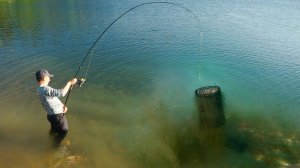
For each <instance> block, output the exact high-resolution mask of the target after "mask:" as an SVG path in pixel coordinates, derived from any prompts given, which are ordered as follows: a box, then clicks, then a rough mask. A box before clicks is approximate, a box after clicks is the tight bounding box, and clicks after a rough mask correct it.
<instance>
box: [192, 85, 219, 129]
mask: <svg viewBox="0 0 300 168" xmlns="http://www.w3.org/2000/svg"><path fill="white" fill-rule="evenodd" d="M195 94H196V101H197V107H198V112H199V117H200V125H201V127H205V128H217V127H220V126H222V125H224V123H225V115H224V110H223V102H222V95H221V89H220V87H219V86H206V87H202V88H199V89H197V90H196V91H195Z"/></svg>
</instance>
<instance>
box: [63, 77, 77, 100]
mask: <svg viewBox="0 0 300 168" xmlns="http://www.w3.org/2000/svg"><path fill="white" fill-rule="evenodd" d="M76 82H77V79H76V78H74V79H72V80H70V81H68V83H67V84H66V86H65V87H64V88H63V89H62V96H65V95H66V94H67V93H68V91H69V89H70V87H71V86H72V85H75V84H76Z"/></svg>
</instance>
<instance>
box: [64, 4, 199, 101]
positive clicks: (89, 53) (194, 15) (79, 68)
mask: <svg viewBox="0 0 300 168" xmlns="http://www.w3.org/2000/svg"><path fill="white" fill-rule="evenodd" d="M151 4H168V5H172V6H177V7H180V8H182V9H184V10H185V11H187V12H189V13H190V14H192V15H193V17H194V18H195V19H196V20H197V22H198V23H200V21H199V19H198V17H197V15H196V14H195V13H194V12H192V11H191V10H190V9H188V8H186V7H184V6H182V5H180V4H177V3H173V2H146V3H142V4H140V5H137V6H134V7H132V8H130V9H129V10H127V11H126V12H124V13H123V14H121V15H120V16H119V17H118V18H116V19H115V20H114V21H113V22H112V23H111V24H110V25H109V26H107V27H106V29H105V30H104V31H103V32H102V33H101V34H100V35H99V36H98V38H97V39H96V40H95V42H94V43H93V44H92V46H91V47H90V48H89V50H88V52H87V53H86V55H85V57H84V58H83V60H82V61H81V63H80V65H79V67H78V70H77V71H76V73H75V75H74V78H77V75H78V73H79V72H80V70H81V68H82V66H83V63H84V62H85V60H86V59H87V58H88V57H89V56H90V55H91V56H90V58H89V63H88V67H87V70H86V73H85V77H84V78H80V79H78V80H77V85H79V86H80V87H81V86H82V85H83V83H84V82H85V81H86V78H87V73H88V70H89V67H90V63H91V60H92V56H93V55H92V53H93V50H94V48H95V46H96V44H97V43H98V41H99V40H100V39H101V37H102V36H103V35H104V34H105V33H106V32H107V31H108V29H109V28H110V27H112V26H113V25H114V24H115V23H116V22H117V21H118V20H119V19H121V18H122V17H123V16H125V15H126V14H127V13H129V12H131V11H133V10H134V9H136V8H139V7H142V6H146V5H151ZM73 86H74V85H72V86H71V88H70V89H69V91H68V94H67V98H66V101H65V104H64V105H65V106H66V105H67V103H68V99H69V96H70V94H71V91H72V89H73Z"/></svg>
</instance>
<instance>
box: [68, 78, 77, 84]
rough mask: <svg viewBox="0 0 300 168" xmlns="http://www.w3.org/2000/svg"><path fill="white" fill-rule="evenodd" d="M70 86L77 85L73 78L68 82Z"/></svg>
mask: <svg viewBox="0 0 300 168" xmlns="http://www.w3.org/2000/svg"><path fill="white" fill-rule="evenodd" d="M69 82H70V84H71V85H75V84H76V83H77V79H76V78H73V79H72V80H70V81H69Z"/></svg>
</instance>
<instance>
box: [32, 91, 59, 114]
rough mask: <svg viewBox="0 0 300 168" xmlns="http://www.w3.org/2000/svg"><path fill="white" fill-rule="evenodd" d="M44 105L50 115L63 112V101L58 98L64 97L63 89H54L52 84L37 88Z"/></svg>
mask: <svg viewBox="0 0 300 168" xmlns="http://www.w3.org/2000/svg"><path fill="white" fill-rule="evenodd" d="M37 92H38V93H39V97H40V101H41V104H42V107H43V108H44V109H45V110H46V112H47V114H48V115H55V114H60V113H63V107H64V105H63V103H62V102H61V101H60V100H59V99H58V97H62V96H63V94H62V89H53V88H51V87H50V86H40V87H38V88H37Z"/></svg>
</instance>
